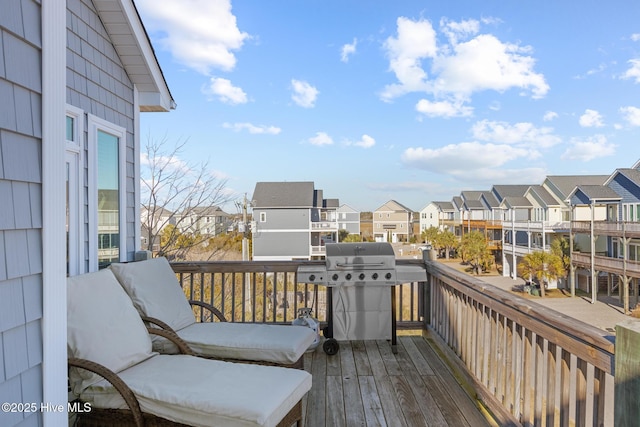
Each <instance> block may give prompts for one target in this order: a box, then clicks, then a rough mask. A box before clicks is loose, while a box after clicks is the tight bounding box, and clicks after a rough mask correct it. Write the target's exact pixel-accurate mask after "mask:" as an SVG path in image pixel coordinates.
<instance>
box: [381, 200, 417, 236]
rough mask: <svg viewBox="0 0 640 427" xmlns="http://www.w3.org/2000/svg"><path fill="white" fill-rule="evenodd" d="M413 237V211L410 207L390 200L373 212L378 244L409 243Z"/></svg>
mask: <svg viewBox="0 0 640 427" xmlns="http://www.w3.org/2000/svg"><path fill="white" fill-rule="evenodd" d="M413 235H414V233H413V211H412V210H411V209H409V208H408V207H406V206H404V205H402V204H400V203H398V202H396V201H395V200H389V201H388V202H387V203H385V204H384V205H382V206H380V207H379V208H378V209H376V210H375V211H374V212H373V238H374V240H375V241H376V242H391V243H398V242H409V241H410V240H411V238H412V237H413Z"/></svg>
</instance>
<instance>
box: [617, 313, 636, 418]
mask: <svg viewBox="0 0 640 427" xmlns="http://www.w3.org/2000/svg"><path fill="white" fill-rule="evenodd" d="M638 396H640V321H638V320H625V321H623V322H620V323H618V324H617V325H616V361H615V422H614V425H616V426H617V427H632V426H637V425H638V420H640V399H638Z"/></svg>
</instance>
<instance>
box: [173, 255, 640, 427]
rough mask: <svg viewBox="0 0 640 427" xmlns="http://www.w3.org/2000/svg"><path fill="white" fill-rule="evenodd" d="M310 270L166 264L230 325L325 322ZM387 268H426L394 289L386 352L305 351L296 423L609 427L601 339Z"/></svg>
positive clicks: (444, 276)
mask: <svg viewBox="0 0 640 427" xmlns="http://www.w3.org/2000/svg"><path fill="white" fill-rule="evenodd" d="M313 263H321V264H324V262H323V261H261V262H257V261H245V262H186V263H174V264H173V265H172V266H173V268H174V270H175V272H176V274H177V277H178V279H179V281H180V283H181V285H182V287H183V289H184V291H185V293H186V295H187V297H189V298H192V299H196V300H198V299H199V300H203V301H205V302H208V303H212V304H213V305H214V306H216V307H217V308H218V309H220V310H221V311H222V312H223V313H224V314H225V316H226V317H227V318H228V319H230V320H232V321H236V322H266V323H290V322H291V321H292V320H293V319H294V318H295V316H296V312H297V309H298V308H300V307H313V315H314V316H315V317H317V318H318V319H319V320H320V321H321V322H322V323H323V324H326V322H327V320H328V319H327V317H326V316H327V307H326V288H324V287H322V286H317V285H313V284H307V283H304V282H301V281H300V280H299V278H298V275H297V273H296V272H297V269H298V267H299V266H300V265H309V264H313ZM397 264H398V265H402V264H412V265H421V266H423V267H424V268H425V269H426V271H427V281H426V282H414V283H406V284H403V285H398V286H396V287H395V292H396V304H397V306H396V322H397V328H398V335H399V338H398V352H397V353H393V352H392V351H391V346H390V345H389V343H388V342H386V341H384V340H380V341H352V342H341V343H340V350H339V352H338V354H336V355H334V356H328V355H326V354H325V353H324V352H323V351H322V349H321V347H318V348H317V349H315V350H314V351H313V352H310V353H307V354H306V356H305V369H307V370H309V371H310V372H311V373H312V375H313V388H312V390H311V391H310V393H309V394H308V396H307V397H306V398H305V401H304V417H303V420H304V425H306V426H351V425H365V426H373V425H376V426H380V425H389V426H396V425H398V426H402V425H406V426H414V425H450V426H477V425H491V424H490V421H488V420H487V416H490V418H491V420H492V422H494V423H497V424H498V425H513V426H550V425H556V426H595V425H602V426H612V425H614V413H616V411H617V409H616V410H615V411H614V362H615V351H614V344H613V342H612V339H611V336H609V335H610V333H608V332H606V331H603V330H600V329H598V328H595V327H592V326H590V325H587V324H584V323H582V322H579V321H576V320H575V319H573V318H569V317H567V316H564V315H563V314H561V313H558V312H556V311H553V310H549V309H546V308H545V307H544V306H541V305H537V304H536V303H533V302H530V301H529V300H525V299H522V298H520V297H517V296H515V295H512V294H510V293H508V292H505V291H503V290H501V289H498V288H495V287H493V286H490V285H488V284H486V283H485V282H483V281H481V280H478V279H476V278H473V277H470V276H468V275H466V274H464V273H460V272H458V271H456V270H454V269H452V268H450V267H447V266H446V265H443V264H441V263H438V262H437V261H424V262H423V261H422V260H409V259H406V260H405V259H398V260H397ZM196 315H197V316H198V317H199V319H200V321H209V320H210V319H208V318H207V317H206V315H205V314H204V313H198V312H196ZM635 357H636V359H637V355H636V356H635Z"/></svg>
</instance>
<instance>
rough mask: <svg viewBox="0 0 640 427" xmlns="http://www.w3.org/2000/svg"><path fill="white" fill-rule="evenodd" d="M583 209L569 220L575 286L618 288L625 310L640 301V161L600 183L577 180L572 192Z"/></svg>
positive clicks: (572, 199)
mask: <svg viewBox="0 0 640 427" xmlns="http://www.w3.org/2000/svg"><path fill="white" fill-rule="evenodd" d="M570 202H571V206H572V207H573V208H574V209H577V208H579V207H582V209H583V210H588V212H589V214H588V215H585V214H583V215H582V216H581V217H580V218H577V219H576V220H574V221H572V231H573V234H574V236H575V239H576V240H577V241H579V242H581V243H579V244H578V245H577V247H574V248H573V250H572V253H571V268H572V274H571V279H572V280H573V286H575V287H578V288H581V289H585V290H589V291H591V292H592V293H593V298H595V292H596V291H597V290H598V287H599V286H600V284H601V282H602V281H603V280H604V279H606V287H607V293H608V294H614V293H616V292H617V293H618V296H619V298H620V301H621V302H622V303H623V308H624V310H625V312H628V311H629V310H630V308H631V307H632V306H634V305H637V304H638V303H639V302H640V289H639V288H640V286H639V285H640V215H639V214H638V212H639V210H640V162H638V163H636V164H635V165H634V166H633V167H632V168H621V169H616V170H615V171H614V172H613V173H612V174H611V175H610V176H609V177H608V178H607V180H606V181H605V182H604V184H603V185H602V186H578V187H576V188H575V189H574V191H573V192H572V193H571V196H570Z"/></svg>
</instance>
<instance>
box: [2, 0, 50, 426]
mask: <svg viewBox="0 0 640 427" xmlns="http://www.w3.org/2000/svg"><path fill="white" fill-rule="evenodd" d="M40 13H41V9H40V3H39V2H37V1H31V0H22V1H21V0H4V1H3V2H2V13H1V14H0V99H2V103H3V107H4V108H2V110H1V112H0V200H2V203H0V401H2V402H16V403H17V402H41V401H42V331H41V318H42V276H41V272H42V238H41V227H42V202H41V197H42V189H41V188H42V187H41V184H42V153H41V139H40V138H41V136H42V123H41V122H42V113H41V109H42V103H41V90H42V88H41V82H42V76H41V69H42V62H41V51H40V47H41V18H40ZM41 418H42V415H41V414H40V413H35V414H23V413H12V414H7V413H2V414H0V425H3V426H11V425H16V424H22V425H41V424H42V419H41Z"/></svg>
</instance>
